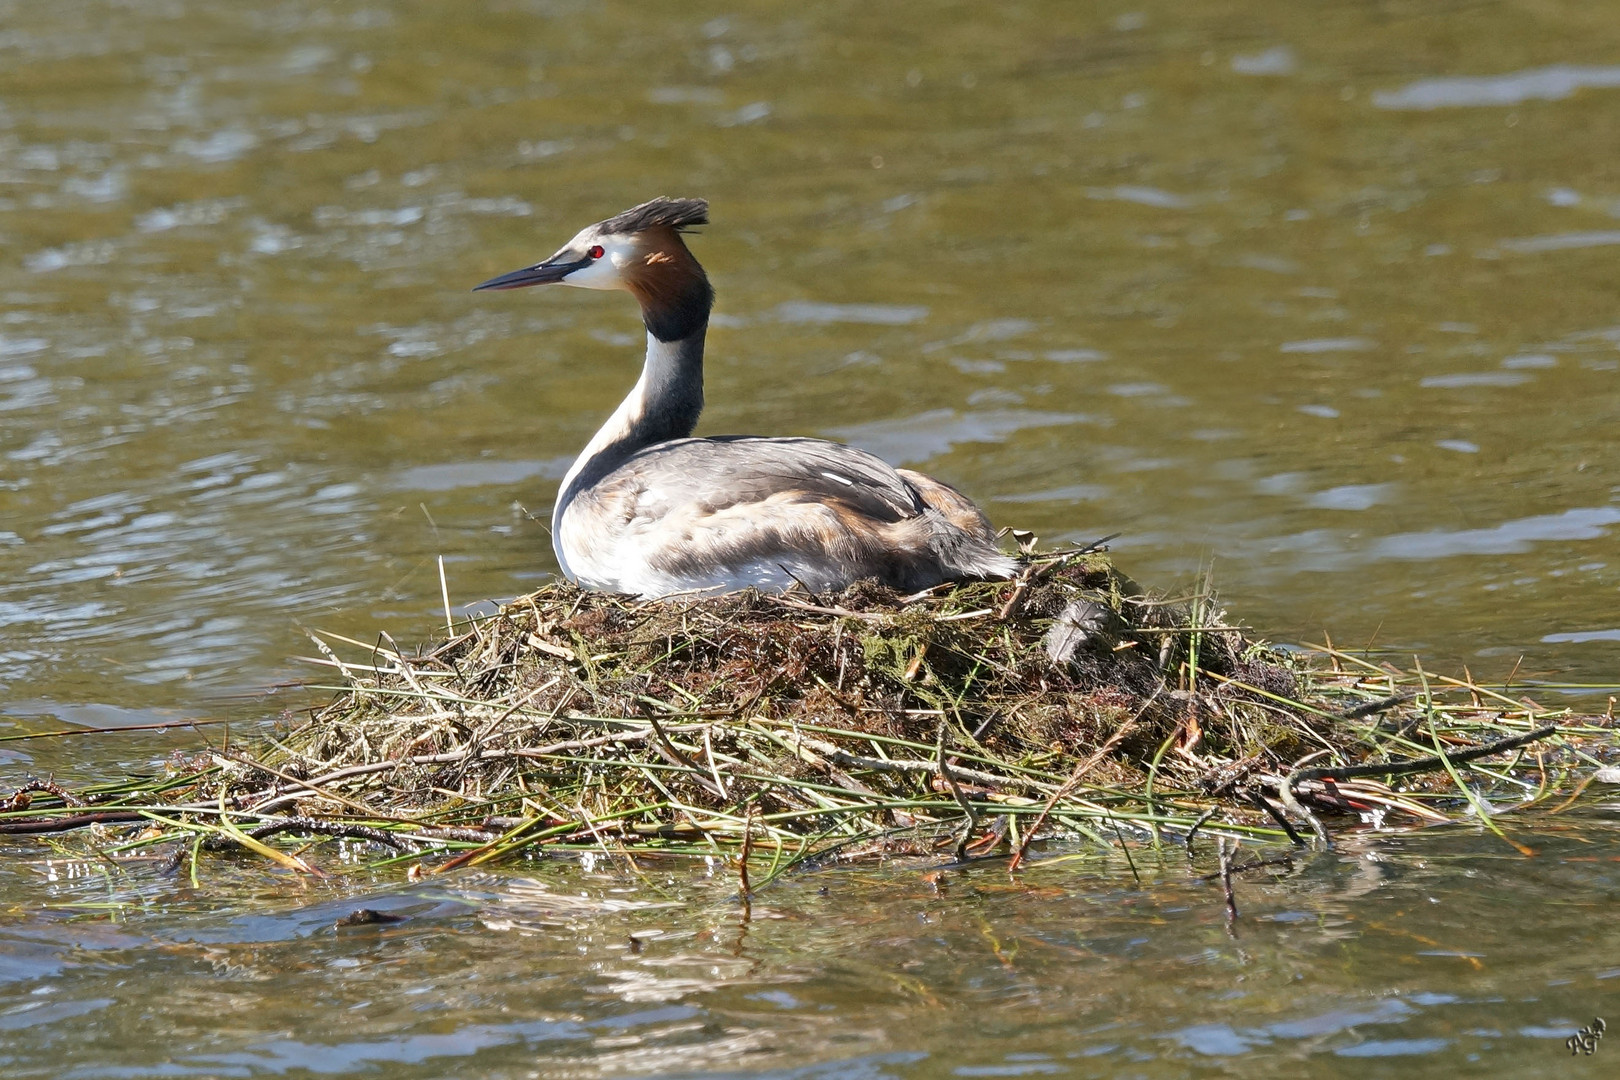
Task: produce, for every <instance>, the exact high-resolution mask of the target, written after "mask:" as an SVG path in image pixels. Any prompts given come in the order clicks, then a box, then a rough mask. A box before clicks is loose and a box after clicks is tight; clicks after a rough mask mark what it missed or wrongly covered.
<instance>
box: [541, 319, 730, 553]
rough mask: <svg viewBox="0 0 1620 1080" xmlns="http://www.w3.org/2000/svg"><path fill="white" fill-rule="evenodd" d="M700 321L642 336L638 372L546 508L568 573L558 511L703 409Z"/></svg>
mask: <svg viewBox="0 0 1620 1080" xmlns="http://www.w3.org/2000/svg"><path fill="white" fill-rule="evenodd" d="M706 329H707V327H706V326H700V327H698V330H697V332H696V333H694V334H692V335H691V336H689V337H685V338H682V339H681V340H679V341H660V340H659V339H658V338H656V337H654V336H653V335H652V334H651V333H648V335H647V359H646V361H645V363H643V364H642V368H641V377H640V378H639V379H637V380H636V385H635V386H634V387H632V388H631V390H630V393H629V395H628V396H626V397H625V399H624V400H623V401H621V402H620V403H619V407H618V408H617V409H614V410H613V415H612V416H610V417H608V418H607V422H606V423H604V424H603V425H602V426H601V427H600V428H598V429H597V432H596V434H595V435H593V436H591V441H590V442H588V443H586V444H585V449H584V450H581V451H580V454H579V457H577V458H575V459H574V464H573V465H571V466H570V467H569V469H568V472H567V473H566V474H565V475H564V476H563V480H562V484H561V486H559V487H558V489H557V505H556V506H555V507H554V508H553V509H552V511H551V546H552V549H553V550H554V551H556V553H557V561H558V562H559V563H561V564H562V570H563V573H564V574H566V575H567V576H568V577H569V578H572V577H573V576H574V575H573V574H572V573H570V572H569V569H568V564H567V561H566V560H565V559H564V557H563V551H562V543H561V540H560V537H561V532H562V519H563V513H564V512H565V511H566V510H567V509H568V506H569V504H570V503H572V502H573V501H574V499H575V497H577V496H578V495H579V493H580V492H581V491H585V490H588V489H589V488H590V487H591V486H592V485H594V484H596V483H597V482H599V481H600V480H602V479H603V478H604V477H605V476H606V475H607V474H608V473H610V472H612V470H613V469H614V468H616V467H618V465H620V464H621V463H622V462H623V461H624V460H625V459H626V458H628V457H629V456H630V455H631V454H634V453H635V452H636V451H638V450H641V449H643V448H645V447H648V446H652V445H654V444H656V443H660V442H666V441H668V440H670V439H682V438H685V437H686V436H688V435H690V434H691V433H692V429H693V428H694V427H696V426H697V419H698V414H699V413H701V412H702V411H703V337H704V331H705V330H706Z"/></svg>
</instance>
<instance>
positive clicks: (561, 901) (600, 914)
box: [0, 818, 1620, 1077]
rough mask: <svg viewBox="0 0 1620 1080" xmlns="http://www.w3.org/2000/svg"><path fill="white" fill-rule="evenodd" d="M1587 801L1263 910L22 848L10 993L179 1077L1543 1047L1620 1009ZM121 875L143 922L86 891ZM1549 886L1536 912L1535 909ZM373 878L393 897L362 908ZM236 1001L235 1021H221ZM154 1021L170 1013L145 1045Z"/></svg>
mask: <svg viewBox="0 0 1620 1080" xmlns="http://www.w3.org/2000/svg"><path fill="white" fill-rule="evenodd" d="M1572 825H1573V826H1574V827H1572V828H1569V827H1566V828H1563V829H1561V830H1559V831H1556V832H1548V833H1544V834H1543V835H1542V837H1541V838H1540V839H1539V840H1538V841H1537V843H1538V846H1539V847H1540V849H1541V850H1540V852H1539V854H1538V856H1537V857H1536V858H1535V859H1530V860H1527V859H1524V858H1522V857H1520V856H1518V855H1517V854H1515V853H1513V852H1512V851H1511V849H1509V848H1507V847H1506V846H1505V845H1502V844H1501V843H1500V842H1499V841H1496V840H1495V839H1493V838H1491V837H1490V836H1489V835H1488V834H1486V833H1484V832H1483V831H1475V830H1471V829H1453V828H1447V829H1440V830H1428V831H1426V832H1424V833H1421V834H1413V835H1406V836H1401V835H1392V836H1381V837H1380V836H1371V835H1369V836H1365V837H1361V838H1349V839H1348V840H1347V841H1346V842H1345V843H1344V845H1343V848H1342V850H1340V851H1339V852H1337V853H1323V854H1316V855H1308V856H1301V857H1300V858H1299V859H1298V860H1296V865H1295V867H1294V869H1292V870H1279V871H1273V872H1272V876H1269V877H1267V876H1264V875H1245V876H1243V878H1242V880H1241V881H1240V882H1239V885H1238V892H1239V904H1240V907H1241V909H1242V914H1241V916H1240V918H1239V920H1238V922H1237V923H1236V924H1235V927H1234V928H1233V930H1232V933H1233V935H1235V936H1228V933H1227V930H1226V928H1225V927H1224V924H1223V918H1222V905H1221V903H1220V895H1219V888H1218V886H1216V885H1213V884H1210V883H1208V882H1202V883H1200V882H1199V881H1198V880H1197V879H1196V878H1195V877H1194V876H1193V872H1192V871H1193V870H1196V871H1202V870H1204V869H1206V867H1205V866H1204V865H1203V861H1199V862H1197V863H1196V864H1195V866H1194V867H1193V868H1192V869H1191V870H1190V869H1189V868H1188V867H1187V866H1186V865H1184V859H1183V857H1182V855H1181V854H1180V853H1178V852H1166V853H1165V855H1164V856H1163V857H1160V856H1156V855H1155V854H1154V853H1153V852H1152V851H1151V850H1150V849H1146V848H1144V849H1142V850H1139V851H1138V853H1137V855H1136V859H1135V861H1136V863H1137V873H1138V874H1140V875H1141V877H1142V881H1141V884H1140V885H1138V884H1136V883H1135V881H1134V879H1133V877H1132V874H1131V872H1130V871H1129V870H1128V868H1127V867H1126V866H1125V865H1124V863H1123V860H1121V859H1118V858H1117V856H1115V857H1108V856H1106V855H1102V854H1098V853H1090V854H1084V853H1080V852H1074V853H1071V854H1069V855H1067V856H1064V855H1063V853H1061V852H1053V853H1050V854H1052V855H1058V856H1062V857H1058V858H1055V859H1054V858H1049V859H1048V860H1047V861H1045V862H1037V863H1036V864H1035V866H1034V869H1033V870H1032V871H1031V872H1030V873H1028V874H1025V875H1023V876H1021V878H1020V879H1019V880H1017V881H1011V880H1009V879H1007V878H1006V876H1005V873H1004V868H1002V867H1001V866H1000V865H999V864H996V863H991V864H986V865H984V866H982V867H977V868H971V869H967V870H959V871H950V872H946V873H944V874H932V873H929V874H924V873H922V872H921V871H922V869H924V868H912V869H907V868H903V867H894V868H891V869H889V870H886V871H873V870H864V871H861V872H858V873H848V872H838V871H835V870H826V871H823V872H821V873H814V874H809V875H802V876H799V877H796V878H792V879H788V880H787V881H784V882H780V883H778V884H777V885H775V886H772V887H771V888H770V889H769V890H768V891H767V892H766V893H763V894H761V895H760V896H758V897H756V899H755V903H754V905H753V909H752V918H751V919H747V918H745V917H744V916H743V914H742V912H741V911H740V909H739V908H738V906H737V904H736V900H735V897H734V896H733V895H731V889H732V882H731V881H730V880H729V878H730V875H729V872H727V871H725V870H724V869H723V868H721V867H719V865H718V864H717V865H716V867H715V869H714V871H713V872H712V874H713V876H708V875H705V874H704V873H703V872H702V871H701V870H700V871H699V872H698V873H696V874H694V873H692V871H691V870H690V868H689V864H668V865H664V864H660V863H659V862H658V861H657V860H650V861H647V862H644V863H643V864H642V865H641V866H640V867H639V868H638V874H635V875H632V874H628V873H625V872H624V870H623V868H622V867H620V866H619V864H618V863H617V862H614V863H607V862H606V861H605V860H604V862H603V863H602V864H601V865H595V866H586V865H581V864H580V863H577V862H568V861H548V862H545V863H542V864H537V865H535V866H534V867H532V868H531V870H530V871H529V872H528V874H526V875H518V876H513V875H510V874H503V875H482V874H459V875H452V876H450V877H448V878H446V879H445V880H444V881H442V882H437V883H434V884H433V885H419V886H400V885H372V886H369V887H368V886H367V885H366V884H365V881H364V877H363V876H362V877H361V878H360V879H359V880H355V881H352V882H349V883H347V884H343V883H338V884H327V885H323V886H319V887H318V888H317V891H316V893H315V894H312V895H309V896H308V898H307V900H306V902H304V903H302V904H299V903H297V902H291V903H289V899H288V895H287V893H286V892H285V887H279V888H277V889H274V890H272V894H271V895H268V896H266V897H265V898H264V899H262V900H255V899H254V898H253V893H254V892H256V891H259V890H260V886H261V884H262V883H263V882H264V880H265V875H266V871H262V870H257V869H253V870H251V871H249V872H246V873H239V872H237V871H233V870H232V869H231V868H230V866H229V864H228V862H226V861H221V860H214V861H210V863H209V865H208V867H207V869H206V870H205V873H206V874H207V875H208V876H209V879H210V883H209V887H208V888H207V889H206V890H205V891H204V892H202V893H196V892H194V891H193V890H191V888H190V887H189V885H188V884H186V883H184V882H183V881H181V880H176V879H174V878H172V877H166V876H165V875H164V874H162V873H161V872H158V871H157V870H156V868H155V867H154V866H152V865H150V864H149V865H147V866H145V867H142V866H140V865H138V864H136V865H131V866H130V867H129V868H128V870H127V871H125V872H123V873H120V874H117V875H115V876H113V877H111V878H109V877H108V874H107V867H106V864H105V863H103V862H101V861H99V860H95V859H89V860H85V861H76V860H74V859H72V858H71V857H64V856H52V857H49V858H46V859H43V860H42V859H40V858H39V857H38V856H37V855H36V856H33V857H30V858H28V859H26V860H23V861H12V862H9V863H8V864H7V865H8V866H9V869H7V870H6V871H5V874H6V876H8V877H11V878H15V877H16V876H17V875H19V874H27V875H30V876H32V877H34V879H35V880H36V882H37V886H36V887H37V889H38V891H39V893H40V902H41V904H42V905H43V906H42V908H41V909H40V910H39V912H38V913H37V914H35V915H32V916H29V917H27V918H25V919H22V920H19V919H17V918H15V917H13V918H12V919H11V920H10V921H9V922H8V924H7V926H6V927H5V928H4V929H3V930H0V943H3V948H0V957H4V964H3V965H0V1024H3V1025H4V1026H5V1028H6V1029H7V1030H8V1031H9V1032H11V1039H10V1042H9V1045H8V1047H7V1050H6V1051H5V1054H6V1058H5V1060H6V1062H7V1066H8V1071H10V1072H11V1074H13V1075H18V1076H31V1075H43V1073H41V1072H40V1071H39V1070H40V1069H41V1068H44V1067H52V1068H55V1069H57V1070H58V1072H56V1073H55V1075H80V1074H81V1073H82V1074H84V1075H89V1074H91V1073H93V1072H94V1071H96V1069H97V1068H98V1065H97V1064H96V1063H97V1062H101V1061H106V1060H111V1059H116V1060H118V1061H120V1062H121V1064H120V1066H119V1071H120V1072H121V1073H122V1072H124V1071H128V1072H129V1073H130V1074H131V1075H154V1076H155V1075H183V1074H199V1075H225V1076H238V1075H240V1076H252V1075H262V1074H264V1073H272V1074H277V1073H284V1072H298V1071H311V1072H314V1073H318V1074H323V1075H349V1074H351V1073H357V1072H360V1071H364V1070H366V1069H368V1068H374V1067H375V1066H377V1065H379V1064H386V1065H388V1066H389V1068H390V1069H391V1070H394V1071H396V1073H397V1075H402V1076H428V1075H443V1073H444V1070H446V1069H449V1070H451V1071H455V1072H460V1071H464V1070H465V1069H467V1068H474V1069H476V1070H477V1071H478V1072H479V1074H480V1075H489V1076H508V1075H512V1076H517V1075H526V1074H527V1073H526V1072H525V1070H533V1069H536V1068H538V1069H540V1070H541V1072H542V1074H545V1075H552V1074H556V1073H559V1072H568V1073H570V1074H577V1073H579V1072H584V1073H588V1074H590V1075H620V1074H625V1073H656V1074H659V1075H683V1074H687V1073H695V1072H699V1071H703V1070H713V1069H725V1070H727V1071H735V1072H738V1073H739V1074H740V1075H759V1076H767V1075H768V1076H774V1075H780V1074H779V1073H778V1072H776V1071H775V1070H778V1069H783V1068H793V1069H800V1070H803V1069H812V1070H814V1069H830V1070H833V1071H834V1073H836V1074H837V1075H848V1074H849V1071H854V1072H857V1073H859V1072H860V1071H862V1070H866V1071H867V1072H868V1073H869V1074H870V1075H873V1076H884V1077H888V1076H894V1077H901V1076H910V1075H918V1074H919V1072H918V1070H921V1071H922V1072H926V1073H934V1072H937V1071H939V1070H940V1069H942V1068H943V1069H954V1070H955V1071H957V1072H960V1073H962V1074H963V1075H1024V1074H1041V1073H1046V1072H1058V1073H1061V1074H1064V1075H1070V1074H1073V1073H1074V1072H1075V1071H1076V1070H1077V1069H1081V1068H1082V1066H1081V1064H1080V1063H1082V1062H1095V1063H1096V1064H1095V1065H1093V1066H1090V1067H1091V1068H1097V1067H1104V1068H1107V1069H1110V1070H1117V1069H1119V1068H1131V1069H1134V1070H1136V1071H1139V1072H1141V1074H1142V1075H1147V1076H1161V1075H1163V1076H1169V1075H1181V1074H1183V1072H1184V1070H1186V1069H1189V1068H1198V1067H1199V1065H1198V1063H1199V1062H1201V1061H1209V1060H1210V1059H1231V1061H1232V1063H1233V1064H1234V1065H1238V1066H1241V1067H1242V1068H1243V1069H1244V1071H1245V1073H1246V1074H1248V1075H1258V1076H1273V1075H1275V1076H1285V1075H1297V1071H1298V1069H1299V1067H1300V1062H1301V1060H1302V1059H1308V1060H1310V1061H1311V1062H1312V1063H1314V1064H1318V1065H1321V1064H1324V1063H1325V1062H1327V1061H1331V1060H1332V1059H1335V1058H1341V1059H1344V1058H1347V1059H1351V1060H1355V1059H1364V1058H1368V1057H1397V1058H1401V1059H1404V1060H1403V1068H1404V1069H1406V1070H1407V1071H1406V1072H1405V1073H1404V1075H1413V1076H1428V1075H1434V1076H1443V1075H1455V1070H1456V1069H1457V1068H1458V1067H1459V1065H1460V1064H1461V1063H1464V1062H1470V1061H1486V1060H1488V1061H1490V1062H1492V1063H1493V1067H1494V1068H1497V1069H1510V1070H1516V1071H1518V1072H1524V1071H1526V1070H1528V1071H1529V1072H1531V1073H1535V1072H1539V1071H1543V1070H1544V1068H1546V1067H1547V1066H1545V1065H1544V1064H1543V1062H1548V1061H1551V1060H1552V1059H1551V1058H1550V1057H1548V1056H1547V1055H1552V1054H1555V1053H1558V1052H1561V1051H1562V1040H1563V1039H1565V1038H1567V1036H1568V1035H1569V1034H1571V1033H1572V1032H1573V1031H1574V1030H1575V1028H1576V1027H1578V1026H1580V1024H1582V1023H1585V1022H1587V1021H1589V1020H1590V1015H1589V1014H1593V1013H1598V1014H1601V1013H1602V1012H1603V1011H1604V1010H1605V1009H1606V1008H1608V1009H1610V1011H1612V1006H1613V1004H1614V1003H1615V1000H1616V999H1615V996H1614V992H1613V988H1612V987H1611V986H1610V985H1609V984H1610V983H1611V982H1612V981H1613V978H1614V976H1615V975H1616V974H1620V971H1617V970H1615V969H1613V968H1612V965H1610V966H1605V962H1604V961H1603V960H1602V957H1603V956H1605V955H1607V954H1608V952H1610V951H1612V950H1611V949H1610V948H1609V945H1612V943H1607V944H1606V943H1605V942H1604V940H1603V936H1604V934H1606V933H1608V931H1607V930H1605V929H1604V928H1605V927H1607V926H1608V925H1609V924H1608V922H1607V921H1605V920H1603V919H1602V917H1601V914H1600V909H1601V906H1602V904H1603V903H1604V901H1603V896H1604V895H1605V892H1606V890H1609V889H1612V888H1613V887H1614V885H1615V884H1616V883H1617V882H1616V880H1615V873H1614V872H1613V870H1612V867H1613V866H1614V865H1616V863H1615V861H1614V860H1615V856H1614V855H1613V849H1614V844H1613V836H1612V829H1609V828H1607V827H1606V826H1603V825H1601V824H1600V823H1599V821H1598V820H1596V819H1591V818H1589V819H1588V820H1587V821H1586V822H1585V823H1572ZM323 858H324V859H325V861H327V862H328V864H329V865H331V859H330V853H329V852H328V853H327V854H326V855H325V856H323ZM152 862H156V860H153V861H152ZM334 868H336V867H334ZM244 869H246V868H244ZM270 876H271V877H275V876H277V875H275V874H270ZM287 884H288V885H291V884H292V883H287ZM1552 896H1557V897H1559V898H1560V902H1559V903H1557V904H1549V903H1546V900H1547V899H1548V898H1550V897H1552ZM109 903H110V904H111V905H112V910H113V911H116V912H121V914H120V916H119V917H120V918H121V919H122V920H123V921H124V925H123V926H119V925H108V924H107V923H105V922H97V921H86V920H85V919H84V918H83V917H79V918H70V917H69V916H71V915H72V913H73V912H75V911H79V912H83V913H86V914H88V913H90V912H94V911H96V910H98V909H100V908H104V907H105V906H106V905H107V904H109ZM1526 904H1536V905H1538V907H1539V910H1540V911H1541V913H1542V916H1541V924H1540V926H1539V927H1538V930H1537V933H1536V934H1534V935H1524V934H1523V933H1522V932H1520V931H1517V930H1515V925H1516V919H1515V917H1514V916H1513V914H1512V912H1513V911H1515V910H1516V909H1519V908H1522V907H1523V906H1524V905H1526ZM362 905H363V906H365V907H368V908H371V909H373V910H376V911H380V912H385V913H386V914H387V915H388V917H389V920H390V921H386V922H382V923H377V924H373V925H362V926H341V925H336V924H338V923H339V922H340V921H341V920H343V919H344V917H345V916H346V915H347V914H348V913H349V912H351V911H352V910H353V909H355V908H356V907H358V906H362ZM1594 934H1595V935H1597V936H1596V937H1593V935H1594ZM1573 940H1580V941H1584V942H1587V943H1588V946H1587V947H1585V948H1583V949H1581V950H1579V951H1578V952H1570V951H1569V950H1567V949H1565V948H1562V947H1561V946H1562V944H1563V943H1567V942H1569V941H1573ZM109 970H112V971H120V972H123V973H124V975H123V978H122V979H121V981H119V982H117V983H112V982H109V981H108V980H107V978H106V972H107V971H109ZM157 985H162V986H164V987H165V988H166V989H165V990H164V992H162V993H148V991H149V990H150V988H152V987H154V986H157ZM197 994H203V995H206V1000H208V1001H211V1002H212V1005H211V1006H210V1007H209V1008H208V1009H206V1010H202V1012H197V1011H196V1008H197V1006H198V1005H199V1004H200V1003H201V1001H202V1000H204V999H203V998H197V997H196V995H197ZM306 1003H309V1004H313V1005H314V1006H315V1007H313V1008H311V1007H309V1005H308V1004H306ZM222 1008H223V1009H226V1010H228V1011H229V1013H230V1015H231V1016H232V1017H233V1020H232V1023H231V1024H229V1025H217V1024H214V1023H211V1022H204V1021H203V1015H204V1014H206V1015H207V1016H210V1017H211V1016H215V1015H218V1013H219V1010H220V1009H222ZM295 1018H296V1019H295ZM143 1025H144V1026H147V1027H152V1026H154V1025H157V1026H160V1027H161V1029H162V1030H165V1031H168V1032H171V1033H172V1034H171V1038H170V1039H169V1041H167V1042H165V1043H164V1044H163V1045H161V1046H157V1045H148V1043H147V1041H146V1040H145V1039H143V1038H139V1037H133V1036H134V1033H135V1032H137V1031H139V1030H140V1029H141V1027H142V1026H143ZM291 1025H296V1030H297V1032H298V1034H297V1036H296V1037H295V1038H294V1037H289V1036H288V1035H287V1031H288V1029H289V1026H291ZM70 1033H71V1036H72V1037H71V1038H70V1037H69V1036H70ZM114 1047H118V1048H119V1049H117V1050H114V1049H113V1048H114ZM109 1055H111V1057H109ZM1105 1062H1106V1063H1107V1064H1106V1065H1104V1064H1103V1063H1105ZM64 1068H65V1069H67V1070H68V1071H67V1072H65V1073H64V1072H62V1071H60V1070H62V1069H64ZM75 1068H77V1069H78V1070H80V1071H78V1072H75V1071H72V1070H74V1069H75ZM794 1075H798V1073H795V1074H794Z"/></svg>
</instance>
